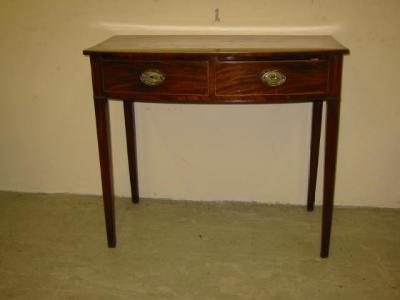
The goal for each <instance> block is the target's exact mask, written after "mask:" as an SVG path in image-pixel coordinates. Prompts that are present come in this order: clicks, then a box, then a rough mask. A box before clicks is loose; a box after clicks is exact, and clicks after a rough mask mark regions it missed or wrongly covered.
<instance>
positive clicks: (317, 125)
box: [307, 101, 323, 211]
mask: <svg viewBox="0 0 400 300" xmlns="http://www.w3.org/2000/svg"><path fill="white" fill-rule="evenodd" d="M322 104H323V102H322V101H315V102H314V103H313V105H312V122H311V145H310V168H309V175H308V193H307V210H308V211H312V210H314V204H315V189H316V186H317V172H318V158H319V144H320V139H321V121H322Z"/></svg>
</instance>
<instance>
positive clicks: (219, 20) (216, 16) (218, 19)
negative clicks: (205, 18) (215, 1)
mask: <svg viewBox="0 0 400 300" xmlns="http://www.w3.org/2000/svg"><path fill="white" fill-rule="evenodd" d="M214 15H215V18H214V22H215V23H217V22H221V19H220V18H219V8H218V7H217V8H216V9H215V10H214Z"/></svg>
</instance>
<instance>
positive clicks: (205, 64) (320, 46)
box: [84, 36, 349, 257]
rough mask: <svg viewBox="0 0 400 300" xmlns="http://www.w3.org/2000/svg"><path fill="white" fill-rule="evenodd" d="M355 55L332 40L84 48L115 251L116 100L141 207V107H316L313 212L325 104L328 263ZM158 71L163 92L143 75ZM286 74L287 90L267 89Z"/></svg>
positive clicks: (146, 40)
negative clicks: (343, 101) (348, 68)
mask: <svg viewBox="0 0 400 300" xmlns="http://www.w3.org/2000/svg"><path fill="white" fill-rule="evenodd" d="M347 53H349V50H348V49H347V48H345V47H343V46H342V45H341V44H340V43H338V42H337V41H335V40H334V39H333V38H331V37H327V36H295V37H290V36H280V37H279V36H116V37H112V38H111V39H109V40H106V41H104V42H102V43H100V44H98V45H96V46H94V47H92V48H89V49H87V50H84V54H87V55H90V59H91V66H92V79H93V94H94V98H95V111H96V124H97V134H98V143H99V153H100V164H101V175H102V186H103V200H104V211H105V218H106V228H107V239H108V245H109V246H110V247H115V244H116V238H115V218H114V195H113V181H112V162H111V144H110V130H109V112H108V100H107V99H109V98H112V99H120V100H122V101H124V112H125V126H126V135H127V149H128V160H129V170H130V180H131V191H132V201H133V202H138V201H139V190H138V174H137V153H136V133H135V115H134V113H135V111H134V102H139V101H142V102H160V103H191V104H192V103H196V104H207V103H210V104H216V103H227V104H228V103H229V104H237V103H253V104H261V103H299V102H312V103H313V120H312V133H311V135H312V136H311V147H310V171H309V172H310V173H309V182H308V198H307V208H308V210H312V209H313V207H314V202H315V187H316V178H317V170H318V152H319V139H320V132H321V111H322V103H323V102H325V103H327V118H326V140H325V169H324V191H323V209H322V210H323V214H322V237H321V249H320V255H321V257H327V256H328V255H329V243H330V235H331V227H332V215H333V199H334V185H335V170H336V160H337V158H336V155H337V154H336V153H337V142H338V128H339V107H340V88H341V71H342V57H343V55H344V54H347ZM146 69H157V70H160V71H162V72H163V73H164V74H165V75H166V78H167V79H166V80H165V81H164V82H163V83H162V84H161V85H159V86H153V87H148V86H145V85H143V84H142V83H141V82H140V80H139V77H140V74H141V73H142V72H143V71H145V70H146ZM270 69H274V70H279V71H281V72H283V73H284V74H285V75H286V76H287V81H286V82H285V83H284V84H283V85H281V86H279V87H269V86H266V85H265V84H263V83H261V81H260V76H261V73H262V72H263V71H266V70H270Z"/></svg>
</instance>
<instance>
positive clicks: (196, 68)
mask: <svg viewBox="0 0 400 300" xmlns="http://www.w3.org/2000/svg"><path fill="white" fill-rule="evenodd" d="M154 69H156V70H159V71H160V72H162V73H163V74H164V75H165V81H164V82H163V83H162V84H160V85H159V86H147V85H145V84H143V83H142V82H141V81H140V75H141V74H142V73H143V72H145V71H146V70H154ZM103 88H104V91H105V92H106V93H111V94H112V93H125V94H132V95H140V94H144V95H146V94H152V95H207V94H208V63H207V62H205V61H203V62H197V61H196V62H194V61H184V62H182V61H134V62H127V61H104V62H103Z"/></svg>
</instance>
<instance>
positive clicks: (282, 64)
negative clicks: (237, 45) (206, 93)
mask: <svg viewBox="0 0 400 300" xmlns="http://www.w3.org/2000/svg"><path fill="white" fill-rule="evenodd" d="M269 70H278V71H280V72H282V73H283V74H285V75H286V77H287V79H286V82H285V83H283V84H282V85H280V86H274V87H271V86H268V85H266V84H265V83H263V82H262V81H261V79H260V78H261V75H262V73H263V72H265V71H269ZM328 70H329V65H328V61H327V60H291V61H252V62H249V61H247V62H235V61H230V62H220V63H217V65H216V78H215V81H216V84H215V85H216V92H215V94H216V95H231V96H236V95H296V94H297V95H301V94H302V95H310V94H314V95H315V94H320V95H321V94H326V93H327V92H328V75H329V73H328Z"/></svg>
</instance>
